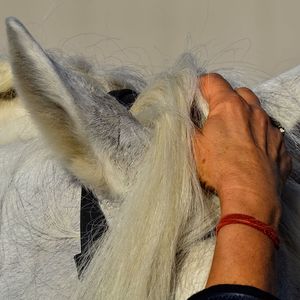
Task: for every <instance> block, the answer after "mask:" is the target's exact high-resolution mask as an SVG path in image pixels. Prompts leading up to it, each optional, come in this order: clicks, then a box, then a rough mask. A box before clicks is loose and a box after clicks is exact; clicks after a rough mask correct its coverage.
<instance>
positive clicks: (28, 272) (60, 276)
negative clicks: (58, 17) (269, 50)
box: [0, 18, 300, 300]
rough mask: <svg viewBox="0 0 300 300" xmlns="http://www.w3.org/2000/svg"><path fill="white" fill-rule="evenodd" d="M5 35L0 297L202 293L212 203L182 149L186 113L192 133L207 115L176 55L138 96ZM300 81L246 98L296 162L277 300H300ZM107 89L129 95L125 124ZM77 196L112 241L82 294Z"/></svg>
mask: <svg viewBox="0 0 300 300" xmlns="http://www.w3.org/2000/svg"><path fill="white" fill-rule="evenodd" d="M7 27H8V38H9V47H10V61H11V66H12V69H13V78H14V83H13V82H12V76H11V72H10V65H9V64H8V63H7V62H6V61H5V60H4V61H2V63H1V64H0V76H1V77H0V95H1V93H3V92H5V91H7V90H9V89H12V88H13V89H16V90H17V95H18V98H16V97H15V98H14V99H11V100H10V101H9V102H7V100H5V101H2V102H0V143H1V144H2V145H1V147H0V152H1V155H0V157H1V164H0V166H1V168H2V170H3V172H2V174H5V175H2V177H1V180H0V187H1V188H0V191H1V193H2V194H1V196H2V197H1V237H0V238H1V251H0V255H1V261H2V265H3V268H2V272H1V275H0V276H1V279H0V287H1V292H0V295H1V298H3V299H12V298H18V299H33V298H38V299H54V298H56V299H88V300H91V299H114V300H117V299H151V300H152V299H157V300H162V299H187V298H188V297H189V296H191V295H192V294H193V293H195V292H197V291H199V290H201V289H203V288H204V286H205V283H206V279H207V276H208V272H209V268H210V263H211V259H212V255H213V251H214V243H215V238H214V234H213V229H214V226H215V225H216V222H217V220H218V216H219V204H218V198H217V197H216V196H214V195H211V194H208V193H207V192H205V191H203V190H202V188H201V186H200V184H199V181H198V179H197V175H196V170H195V166H194V161H193V155H192V150H191V136H192V134H193V132H194V126H195V125H194V124H193V122H192V121H191V117H190V115H191V109H192V107H193V109H194V110H196V111H197V112H198V115H197V117H195V118H194V120H193V121H194V122H195V123H196V124H197V125H198V126H202V124H203V122H204V121H205V118H206V116H207V113H208V109H207V105H206V103H205V101H204V99H203V98H202V96H201V95H200V92H199V90H198V86H197V76H199V75H200V74H201V72H203V71H201V68H200V65H199V64H198V62H197V60H196V58H194V57H193V56H192V55H191V54H185V55H183V56H182V57H181V58H180V59H179V61H178V63H177V64H176V65H175V66H174V67H173V68H172V69H170V70H168V71H166V72H164V73H162V74H159V75H158V76H157V77H156V78H155V79H153V80H152V81H151V82H150V83H149V84H148V85H146V84H145V81H144V80H143V79H142V78H141V76H140V75H138V74H137V73H134V72H132V71H129V70H128V69H125V68H118V69H113V70H108V69H105V70H103V69H97V68H96V67H92V66H90V65H89V64H88V63H86V62H85V61H84V60H82V59H81V60H79V59H75V58H68V57H61V56H56V55H54V54H50V53H48V52H45V51H44V50H43V49H42V48H41V47H40V46H39V45H38V44H37V42H36V41H35V40H34V39H33V38H32V37H31V36H30V34H29V33H28V31H27V30H26V29H25V28H24V27H23V25H22V24H20V23H19V22H18V21H17V20H15V19H13V18H10V19H9V20H8V21H7ZM299 76H300V67H298V68H296V69H294V70H292V71H290V72H287V73H285V74H282V75H280V76H279V77H277V78H275V79H272V80H270V81H268V82H266V83H263V84H261V85H260V86H258V87H257V88H256V89H255V92H256V93H257V94H258V95H259V97H260V100H261V102H262V105H263V107H264V108H265V110H266V111H267V112H268V113H269V114H270V115H271V116H272V117H274V118H275V119H277V120H278V121H279V122H280V123H281V124H282V125H283V126H284V127H285V129H286V142H287V147H288V150H289V152H290V153H291V155H292V156H293V172H292V174H291V176H290V178H289V179H288V182H287V184H286V188H285V190H284V192H283V195H282V205H283V218H282V223H281V227H280V230H281V238H282V244H281V248H280V250H279V252H278V257H279V261H280V265H279V282H278V296H281V297H283V298H286V299H287V298H288V299H298V298H299V296H300V291H299V289H298V287H299V286H300V239H299V238H298V236H299V234H300V226H299V222H300V218H299V217H300V204H299V195H300V166H299V164H300V155H299V144H300V133H299V121H300V109H299V104H300V79H299V78H300V77H299ZM7 78H8V79H7ZM229 79H230V78H229ZM2 82H3V84H2ZM4 83H7V84H6V85H4ZM117 88H130V89H134V90H136V91H138V92H140V95H139V96H138V98H137V100H136V102H135V104H134V105H133V107H132V108H131V110H130V112H127V111H126V109H125V108H123V107H122V106H121V105H120V104H119V103H118V102H117V101H116V100H115V99H114V98H113V97H111V96H109V95H108V94H107V92H108V91H110V90H111V89H117ZM0 101H1V99H0ZM25 107H26V109H25ZM9 111H11V112H10V113H8V112H9ZM28 112H29V113H30V117H29V114H28ZM20 117H22V119H21V121H20V122H19V123H18V125H17V126H15V125H12V124H15V122H16V120H19V119H20ZM1 120H3V121H1ZM5 126H7V128H9V129H4V128H6V127H5ZM14 126H15V127H14ZM10 128H13V129H12V130H11V129H10ZM35 128H37V129H38V130H39V131H37V129H35ZM6 133H7V134H6ZM2 170H1V171H2ZM81 184H84V185H86V186H88V187H89V188H91V189H92V190H93V191H94V193H95V194H96V195H97V196H98V199H99V201H100V204H101V207H102V209H103V211H104V214H105V215H106V217H107V219H108V223H109V229H108V231H107V232H106V234H105V235H104V236H103V237H102V238H101V240H100V241H99V242H98V243H97V247H96V250H95V253H94V258H93V260H92V261H91V263H90V264H89V267H87V268H86V270H85V272H84V274H83V275H84V276H83V279H82V280H81V281H79V280H78V279H77V274H76V268H75V263H74V262H73V261H72V259H73V256H74V255H75V254H77V253H79V251H80V249H79V248H80V247H79V207H80V204H79V202H80V188H81ZM241 197H242V195H241ZM91 251H92V250H91ZM14 264H15V265H16V268H17V269H18V271H19V272H17V274H18V275H17V276H16V277H14V276H15V274H16V272H14V271H13V269H12V266H13V265H14ZM287 295H288V296H287Z"/></svg>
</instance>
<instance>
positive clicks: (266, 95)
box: [254, 65, 300, 131]
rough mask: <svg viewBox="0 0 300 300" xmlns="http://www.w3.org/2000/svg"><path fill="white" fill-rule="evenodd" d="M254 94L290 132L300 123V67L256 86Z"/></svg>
mask: <svg viewBox="0 0 300 300" xmlns="http://www.w3.org/2000/svg"><path fill="white" fill-rule="evenodd" d="M254 92H255V93H256V94H257V95H258V97H259V99H260V100H261V103H262V106H263V108H264V109H265V110H266V111H267V112H268V114H269V115H270V116H272V117H273V118H275V119H276V120H277V121H279V122H280V123H281V125H282V126H283V127H284V128H285V129H286V131H292V130H293V129H295V128H296V127H297V126H299V122H300V110H299V107H300V65H299V66H297V67H295V68H293V69H291V70H289V71H287V72H285V73H282V74H280V75H278V76H276V77H274V78H272V79H269V80H267V81H265V82H263V83H261V84H260V85H258V86H257V87H256V88H255V89H254Z"/></svg>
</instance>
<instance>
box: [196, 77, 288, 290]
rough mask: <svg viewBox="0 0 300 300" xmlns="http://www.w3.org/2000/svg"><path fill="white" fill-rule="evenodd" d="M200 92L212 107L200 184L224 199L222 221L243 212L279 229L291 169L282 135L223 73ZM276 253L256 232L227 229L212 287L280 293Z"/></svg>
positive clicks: (199, 154) (200, 146)
mask: <svg viewBox="0 0 300 300" xmlns="http://www.w3.org/2000/svg"><path fill="white" fill-rule="evenodd" d="M199 88H200V90H201V93H202V95H203V97H204V98H205V99H206V101H207V102H208V105H209V115H208V118H207V121H206V123H205V125H204V127H203V128H202V129H201V130H199V129H197V130H196V133H195V136H194V139H193V148H194V157H195V161H196V166H197V172H198V175H199V178H200V180H201V181H202V182H203V183H205V185H206V186H208V187H210V188H211V189H213V190H215V191H216V192H217V194H218V195H219V198H220V202H221V216H225V215H227V214H231V213H243V214H247V215H251V216H253V217H255V218H257V219H258V220H260V221H262V222H265V223H267V224H269V225H271V226H272V227H273V228H274V229H276V230H277V228H278V223H279V220H280V216H281V206H280V201H279V199H280V190H281V186H282V184H284V182H285V180H286V178H287V176H288V174H289V172H290V170H291V158H290V157H289V155H288V154H287V152H286V149H285V145H284V141H283V135H282V133H281V132H280V131H279V129H278V128H276V127H274V126H273V125H272V124H271V121H270V118H269V117H268V115H267V114H266V112H264V110H263V109H262V107H261V106H260V102H259V100H258V98H257V97H256V95H255V94H254V93H253V92H252V91H251V90H250V89H248V88H238V89H235V90H234V89H232V87H231V86H230V84H229V83H228V82H227V81H226V80H225V79H224V78H223V77H222V76H220V75H218V74H207V75H203V76H201V77H200V78H199ZM275 251H276V250H275V248H274V245H273V243H272V241H271V240H270V239H269V238H268V237H267V236H266V235H264V234H263V233H261V232H259V231H258V230H256V229H253V228H251V227H249V226H246V225H241V224H232V225H227V226H225V227H223V228H222V229H221V230H220V232H219V234H218V236H217V243H216V248H215V253H214V258H213V263H212V267H211V271H210V274H209V279H208V281H207V287H209V286H212V285H216V284H222V283H231V284H245V285H251V286H255V287H258V288H260V289H263V290H265V291H268V292H272V293H274V294H276V290H275V280H276V278H275V276H274V274H276V261H275V256H274V254H275Z"/></svg>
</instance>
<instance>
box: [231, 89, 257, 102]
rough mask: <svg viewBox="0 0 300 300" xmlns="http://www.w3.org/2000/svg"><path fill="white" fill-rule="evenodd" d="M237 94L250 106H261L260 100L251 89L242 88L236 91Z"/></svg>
mask: <svg viewBox="0 0 300 300" xmlns="http://www.w3.org/2000/svg"><path fill="white" fill-rule="evenodd" d="M235 92H236V93H237V94H239V95H240V96H241V97H242V98H243V99H244V100H245V101H246V102H247V103H248V105H250V106H251V105H256V106H260V102H259V99H258V98H257V96H256V95H255V94H254V93H253V92H252V91H251V90H250V89H248V88H246V87H240V88H237V89H235Z"/></svg>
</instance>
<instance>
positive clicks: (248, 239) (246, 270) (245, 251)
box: [206, 195, 280, 294]
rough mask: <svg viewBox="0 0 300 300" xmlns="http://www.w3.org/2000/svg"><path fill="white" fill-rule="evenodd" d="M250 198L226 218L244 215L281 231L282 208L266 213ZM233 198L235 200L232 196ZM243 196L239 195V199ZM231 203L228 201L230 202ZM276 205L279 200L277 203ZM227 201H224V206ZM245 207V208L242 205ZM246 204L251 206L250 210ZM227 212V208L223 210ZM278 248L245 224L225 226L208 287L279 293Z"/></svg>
mask: <svg viewBox="0 0 300 300" xmlns="http://www.w3.org/2000/svg"><path fill="white" fill-rule="evenodd" d="M251 196H253V195H250V196H249V199H247V198H248V196H247V195H244V196H243V200H244V201H240V202H239V201H235V202H234V203H235V205H233V206H232V207H231V208H229V207H228V208H227V207H226V209H225V211H223V212H222V215H223V216H225V215H227V214H230V213H243V214H247V215H251V216H253V217H255V218H256V219H258V220H260V221H262V222H264V223H267V224H268V225H270V226H272V228H273V229H275V230H276V231H277V228H278V223H279V217H280V209H279V208H278V206H276V207H273V206H272V207H271V206H270V207H269V209H265V211H264V212H263V213H262V212H261V210H260V207H259V206H256V208H255V205H251V203H255V201H253V199H250V198H251ZM230 197H233V195H231V196H230ZM240 197H241V195H239V196H238V195H236V197H235V199H239V198H240ZM230 200H231V199H228V201H230ZM273 200H274V201H273V203H276V202H277V199H273ZM224 202H225V203H226V201H223V203H224ZM239 203H241V205H239ZM243 203H250V204H249V205H248V206H244V205H242V204H243ZM223 209H224V208H223ZM275 251H276V250H275V247H274V244H273V242H272V240H271V239H270V238H268V237H267V236H266V235H265V234H264V233H262V232H260V231H258V230H256V229H254V228H252V227H250V226H247V225H243V224H230V225H227V226H224V227H223V228H222V229H221V230H220V231H219V233H218V236H217V242H216V248H215V253H214V258H213V263H212V267H211V271H210V275H209V278H208V281H207V286H206V287H209V286H212V285H217V284H241V285H250V286H254V287H257V288H260V289H262V290H265V291H267V292H271V293H273V294H275V293H276V291H275V288H274V287H275V279H276V278H275V274H276V261H275Z"/></svg>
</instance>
